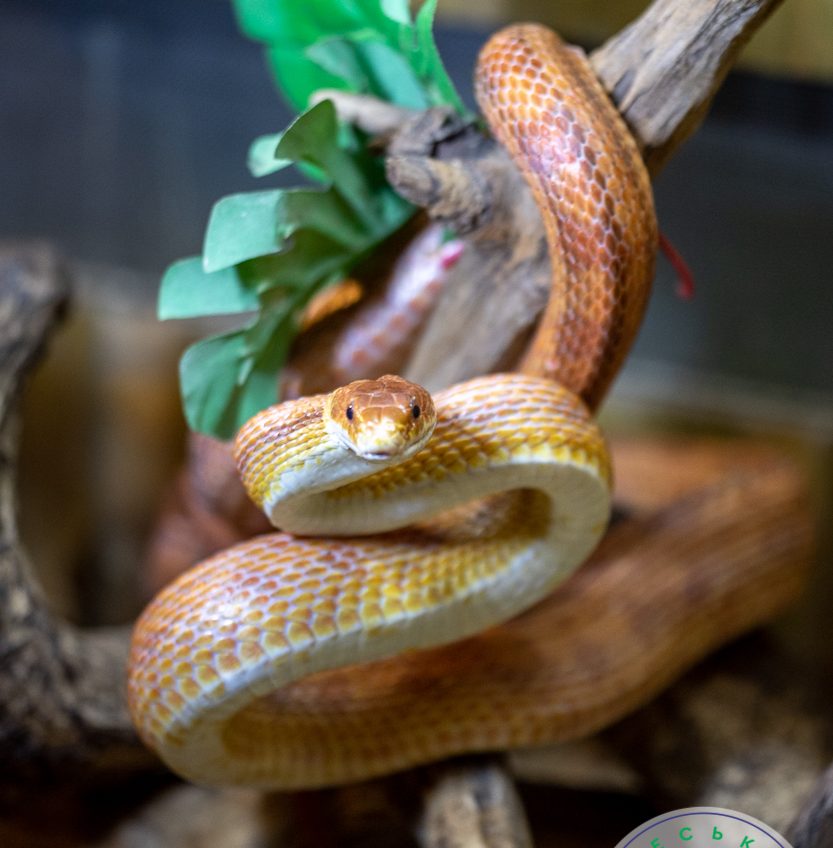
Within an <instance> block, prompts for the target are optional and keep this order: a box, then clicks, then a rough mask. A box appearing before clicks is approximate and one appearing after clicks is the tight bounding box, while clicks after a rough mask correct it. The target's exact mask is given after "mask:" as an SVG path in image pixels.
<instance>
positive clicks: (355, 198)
mask: <svg viewBox="0 0 833 848" xmlns="http://www.w3.org/2000/svg"><path fill="white" fill-rule="evenodd" d="M337 138H338V121H337V119H336V111H335V106H333V104H332V101H330V100H322V101H321V102H320V103H317V104H316V105H315V106H313V107H312V108H311V109H307V111H306V112H304V113H303V114H302V115H299V116H298V117H297V118H296V119H295V121H293V123H292V124H290V125H289V127H288V128H287V129H286V130H285V131H284V134H283V137H282V138H281V140H280V143H279V144H278V147H277V150H276V151H275V153H276V155H277V156H280V157H286V158H289V159H292V160H294V161H295V162H298V161H302V162H308V163H309V164H311V165H315V166H317V167H319V168H321V170H323V171H324V172H325V173H326V174H327V176H328V177H329V178H330V179H331V180H332V182H333V185H334V186H335V188H336V189H337V190H338V191H339V193H340V194H341V195H342V197H343V198H344V199H345V200H346V201H347V203H349V204H350V207H351V208H352V209H353V210H354V211H355V212H356V213H357V214H358V215H359V216H361V218H362V219H363V220H364V221H366V222H369V221H370V220H372V219H373V218H374V216H375V215H376V214H377V210H376V204H375V203H374V198H373V194H372V192H371V191H370V190H369V186H368V184H367V179H366V177H365V174H364V173H363V172H362V169H361V168H360V167H359V166H358V164H357V162H356V160H355V157H353V156H352V155H351V154H350V153H349V152H348V151H346V150H343V149H342V148H340V147H339V145H338V142H337Z"/></svg>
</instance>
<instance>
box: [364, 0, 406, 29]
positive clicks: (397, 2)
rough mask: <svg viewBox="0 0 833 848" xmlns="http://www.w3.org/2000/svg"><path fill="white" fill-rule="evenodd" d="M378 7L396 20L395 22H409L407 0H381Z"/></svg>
mask: <svg viewBox="0 0 833 848" xmlns="http://www.w3.org/2000/svg"><path fill="white" fill-rule="evenodd" d="M369 5H370V4H369ZM380 8H381V10H382V12H383V14H384V15H385V16H386V17H388V18H390V19H391V20H392V21H396V23H400V24H410V23H411V10H410V8H409V5H408V0H381V3H380Z"/></svg>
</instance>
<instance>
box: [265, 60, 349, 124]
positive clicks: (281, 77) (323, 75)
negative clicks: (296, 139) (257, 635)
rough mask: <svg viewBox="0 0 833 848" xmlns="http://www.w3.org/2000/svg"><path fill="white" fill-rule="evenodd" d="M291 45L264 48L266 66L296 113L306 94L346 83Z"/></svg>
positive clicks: (299, 110)
mask: <svg viewBox="0 0 833 848" xmlns="http://www.w3.org/2000/svg"><path fill="white" fill-rule="evenodd" d="M305 49H306V45H304V47H303V49H299V48H298V47H297V46H293V47H270V48H269V49H268V50H267V54H266V55H267V58H268V60H269V67H270V68H271V69H272V73H273V74H274V75H275V79H276V80H277V82H278V85H279V86H280V89H281V92H282V93H283V96H284V97H285V98H286V99H287V100H288V101H289V104H290V105H291V106H292V108H293V109H295V111H296V112H301V111H303V110H304V109H306V108H307V105H308V103H309V97H310V95H311V94H312V93H313V92H314V91H319V90H321V89H323V88H335V89H342V90H343V89H345V88H346V87H347V85H346V83H345V82H344V81H343V80H342V79H341V78H340V77H337V76H335V75H334V74H331V73H328V72H327V71H325V70H324V69H323V68H321V67H320V66H319V65H317V64H316V63H315V62H313V61H312V60H311V59H310V58H309V57H307V56H306V55H305V53H304V50H305Z"/></svg>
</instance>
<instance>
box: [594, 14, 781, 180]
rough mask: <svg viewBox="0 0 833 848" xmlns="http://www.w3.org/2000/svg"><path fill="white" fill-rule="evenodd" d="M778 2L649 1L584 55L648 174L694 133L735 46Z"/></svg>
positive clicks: (730, 62)
mask: <svg viewBox="0 0 833 848" xmlns="http://www.w3.org/2000/svg"><path fill="white" fill-rule="evenodd" d="M780 2H781V0H697V2H690V3H684V2H679V0H656V2H654V3H652V4H651V5H650V6H649V7H648V9H647V10H646V11H645V13H644V14H643V15H641V16H640V17H639V18H637V20H635V21H634V22H633V23H632V24H630V26H627V27H625V29H623V30H622V31H621V32H619V33H617V34H616V35H615V36H613V38H611V39H610V40H609V41H608V42H606V43H605V44H604V45H603V46H602V47H600V48H599V49H598V50H596V51H594V52H593V53H592V54H591V56H590V62H591V64H592V65H593V68H594V69H595V71H596V73H597V74H598V76H599V79H601V81H602V83H603V84H604V86H605V88H606V89H607V90H608V92H610V95H611V97H612V98H613V101H614V102H615V103H616V105H617V106H618V107H619V111H620V112H621V113H622V115H623V116H624V118H625V120H626V121H627V123H628V125H629V126H630V128H631V131H632V132H633V134H634V136H635V137H636V139H637V141H638V143H639V145H640V147H641V149H642V152H643V156H644V157H645V162H646V163H647V165H648V169H649V170H650V171H651V173H652V174H655V173H657V171H659V170H660V168H661V167H662V166H663V165H664V164H665V162H667V161H668V159H669V158H670V157H671V156H672V155H673V153H674V151H675V150H676V149H677V148H678V147H679V146H680V145H681V144H682V143H683V142H684V141H685V140H686V139H687V138H688V137H689V136H690V135H691V134H692V133H693V132H694V131H695V130H696V129H697V127H698V126H699V125H700V122H701V121H702V120H703V118H704V117H705V116H706V112H707V111H708V109H709V106H710V105H711V101H712V99H713V98H714V95H715V94H716V93H717V90H718V89H719V88H720V85H721V84H722V82H723V80H724V79H725V77H726V74H727V73H728V72H729V70H730V68H731V67H732V65H733V64H734V62H735V59H736V58H737V56H738V53H739V52H740V50H741V48H742V47H743V45H744V44H746V42H747V41H748V40H749V39H750V38H751V36H752V34H753V33H754V32H755V31H756V30H757V29H758V27H760V25H761V24H762V23H763V22H764V21H765V20H766V18H767V17H768V16H769V14H770V13H771V12H772V11H773V10H774V9H775V8H776V7H777V6H778V5H779V3H780Z"/></svg>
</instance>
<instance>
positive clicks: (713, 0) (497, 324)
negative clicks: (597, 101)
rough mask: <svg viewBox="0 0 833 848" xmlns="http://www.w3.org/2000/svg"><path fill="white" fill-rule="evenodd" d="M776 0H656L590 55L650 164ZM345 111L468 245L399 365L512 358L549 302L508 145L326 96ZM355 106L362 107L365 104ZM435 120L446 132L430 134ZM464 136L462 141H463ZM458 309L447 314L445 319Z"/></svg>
mask: <svg viewBox="0 0 833 848" xmlns="http://www.w3.org/2000/svg"><path fill="white" fill-rule="evenodd" d="M777 5H778V0H741V2H737V0H696V2H685V0H656V2H654V3H653V4H652V5H651V6H649V7H648V9H647V10H646V11H645V13H644V14H643V15H642V16H641V17H640V18H638V19H637V20H636V21H634V22H633V23H632V24H631V25H630V26H629V27H627V28H626V29H624V30H623V31H622V32H621V33H619V34H618V35H616V36H614V37H613V38H612V39H611V40H610V41H608V42H607V43H606V44H604V45H603V46H602V47H600V48H599V49H598V50H596V51H595V52H594V53H593V54H592V55H591V56H590V61H591V63H592V65H593V67H594V69H595V70H596V73H597V74H598V76H599V77H600V79H601V80H602V83H603V84H604V85H605V87H606V88H607V90H608V92H609V93H610V95H611V98H612V99H613V101H614V102H615V103H616V104H617V106H618V107H619V109H620V111H621V112H622V115H623V116H624V118H625V120H626V121H627V123H628V124H629V126H630V127H631V130H632V131H633V133H634V136H635V138H636V140H637V143H638V144H639V146H640V148H641V149H642V151H643V155H644V157H645V161H646V164H647V165H648V168H649V170H650V171H651V172H652V173H656V172H657V171H658V170H659V169H660V168H661V167H662V165H663V164H665V162H667V161H668V159H669V158H670V157H671V156H672V155H673V153H674V151H675V150H676V149H677V148H678V147H679V146H680V145H681V144H682V143H683V141H685V139H686V138H688V137H689V136H690V135H691V133H693V132H694V130H695V129H696V128H697V126H698V125H699V123H700V122H701V121H702V119H703V117H704V116H705V114H706V112H707V111H708V108H709V106H710V104H711V101H712V99H713V97H714V95H715V93H716V92H717V89H718V88H719V86H720V84H721V82H722V81H723V79H724V77H725V75H726V73H727V72H728V70H729V68H730V67H731V65H732V63H733V62H734V60H735V58H736V57H737V54H738V52H739V50H740V48H741V47H742V46H743V44H744V43H745V42H746V41H747V40H748V39H749V38H750V37H751V35H752V34H753V33H754V32H755V30H756V29H757V28H758V27H759V26H760V25H761V24H762V23H763V21H764V20H765V19H766V17H767V15H768V14H769V13H770V12H771V11H772V10H773V9H774V8H775V7H776V6H777ZM333 98H334V100H335V103H336V106H337V108H338V109H339V111H340V112H341V113H342V114H343V115H344V116H345V117H352V118H354V119H356V120H357V121H358V122H359V123H361V122H362V119H361V117H360V115H361V114H362V113H363V112H365V111H366V113H367V115H368V119H367V126H368V127H369V126H373V127H374V128H375V129H377V130H382V131H383V134H384V135H386V136H388V137H389V143H388V158H387V168H388V177H389V179H390V181H391V183H392V184H393V185H394V186H395V187H396V189H397V190H398V191H399V192H400V193H401V194H403V195H404V196H405V197H407V198H408V199H410V200H411V201H412V202H414V203H416V204H417V205H419V206H422V207H424V208H425V209H426V210H427V211H428V213H429V215H431V216H432V217H435V218H437V219H438V220H442V221H445V222H447V223H448V224H449V226H450V227H451V228H452V229H454V230H456V231H457V233H458V234H460V235H463V234H468V241H469V249H468V251H467V253H466V254H465V255H464V256H463V259H462V260H461V262H460V263H459V264H458V266H457V268H456V269H455V270H454V272H453V274H452V277H451V280H450V281H449V284H448V285H447V286H446V290H445V292H444V293H443V295H442V298H441V301H440V304H439V308H438V309H437V310H436V312H435V317H434V319H433V320H432V321H431V322H430V323H429V325H428V327H427V329H426V330H425V332H424V333H423V335H422V337H421V339H420V342H419V344H418V346H417V348H416V350H415V351H414V354H413V356H412V358H411V360H410V362H409V363H408V365H407V367H406V368H405V374H406V376H408V377H410V378H411V379H413V380H415V381H417V382H420V383H423V384H424V385H426V386H428V387H429V388H431V389H439V388H442V387H444V386H447V385H451V384H453V383H455V382H458V381H460V380H464V379H467V378H469V377H472V376H474V375H476V374H478V373H483V372H484V371H496V370H501V369H505V368H507V367H511V365H512V364H513V363H514V361H515V360H516V359H517V357H518V354H519V352H520V351H521V350H522V348H523V345H524V343H525V341H526V340H527V339H528V337H529V334H530V331H531V329H532V327H533V326H534V323H535V320H536V318H537V316H538V314H540V311H541V309H542V308H543V305H544V303H545V301H546V298H547V294H548V286H549V277H550V270H549V259H548V257H547V251H546V246H545V243H544V231H543V227H542V224H541V221H540V217H539V216H538V214H537V211H536V209H535V207H534V204H532V201H531V198H530V196H529V191H528V189H527V187H526V185H525V184H524V183H523V181H522V180H521V179H520V178H519V175H518V173H517V169H516V168H515V167H514V165H513V164H512V163H511V162H510V160H509V159H508V157H507V156H506V155H505V153H504V152H503V151H502V150H501V149H499V148H496V147H494V146H492V145H488V144H486V145H484V144H483V143H482V139H481V137H480V134H479V130H478V129H477V128H476V127H475V126H474V125H469V126H465V125H463V124H461V123H460V122H459V121H458V122H457V125H456V126H452V125H453V120H454V119H452V118H451V117H450V116H448V115H447V114H442V115H441V117H438V118H436V119H435V120H434V121H433V122H432V120H431V119H428V118H426V117H425V116H417V117H416V118H414V119H412V120H410V121H408V120H405V121H404V125H403V118H404V115H403V112H402V111H401V110H391V111H390V112H388V113H387V118H388V119H389V121H390V123H389V125H386V123H385V115H386V112H385V110H384V109H381V110H380V109H379V108H378V107H376V106H373V105H372V104H371V103H370V102H369V101H368V100H367V99H365V100H364V101H362V100H361V99H359V100H357V99H356V98H354V97H351V96H350V95H343V94H333ZM363 104H364V105H363ZM438 124H443V125H444V129H445V136H443V135H442V134H440V135H438V133H437V125H438ZM467 141H468V144H467ZM448 314H453V315H455V318H456V320H455V321H454V322H448V321H445V320H444V316H445V315H448Z"/></svg>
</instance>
